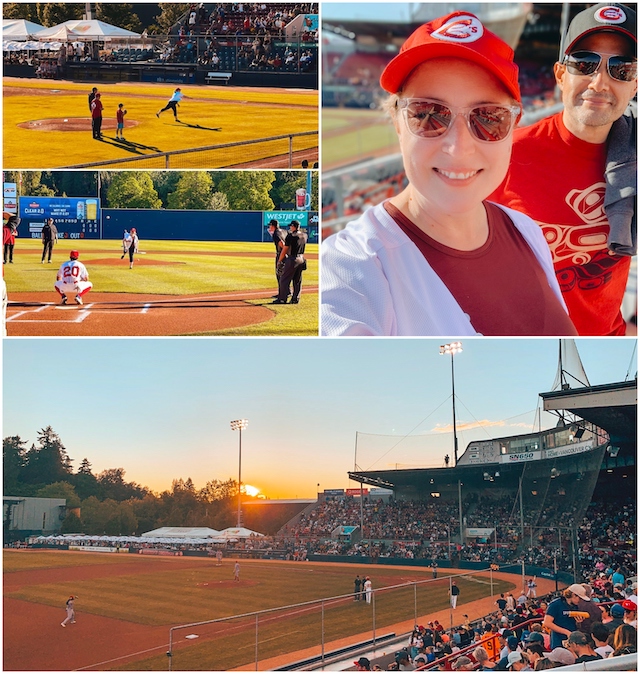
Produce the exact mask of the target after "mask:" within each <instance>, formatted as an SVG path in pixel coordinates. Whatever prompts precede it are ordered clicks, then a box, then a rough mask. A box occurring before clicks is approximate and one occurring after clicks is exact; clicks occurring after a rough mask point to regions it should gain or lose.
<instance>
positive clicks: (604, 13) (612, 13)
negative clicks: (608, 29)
mask: <svg viewBox="0 0 640 674" xmlns="http://www.w3.org/2000/svg"><path fill="white" fill-rule="evenodd" d="M593 18H594V19H595V20H596V21H598V22H599V23H624V22H625V21H626V20H627V15H626V14H625V13H624V11H623V10H622V9H621V8H620V7H613V6H608V7H600V9H599V10H598V11H597V12H596V13H595V14H594V15H593Z"/></svg>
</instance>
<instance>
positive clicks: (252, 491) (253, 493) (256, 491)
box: [244, 484, 260, 496]
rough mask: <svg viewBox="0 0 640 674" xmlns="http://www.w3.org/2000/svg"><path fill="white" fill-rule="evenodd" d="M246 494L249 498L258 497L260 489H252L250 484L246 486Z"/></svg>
mask: <svg viewBox="0 0 640 674" xmlns="http://www.w3.org/2000/svg"><path fill="white" fill-rule="evenodd" d="M244 493H245V494H246V495H247V496H257V495H258V494H259V493H260V490H259V489H258V487H252V486H251V485H250V484H245V485H244Z"/></svg>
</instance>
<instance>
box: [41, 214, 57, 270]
mask: <svg viewBox="0 0 640 674" xmlns="http://www.w3.org/2000/svg"><path fill="white" fill-rule="evenodd" d="M57 240H58V228H57V227H56V226H55V225H54V224H53V218H48V219H47V221H46V222H45V223H44V226H43V227H42V261H41V263H40V264H44V258H45V257H47V253H48V254H49V257H48V259H47V262H48V263H49V264H51V254H52V253H53V246H54V244H55V243H56V241H57Z"/></svg>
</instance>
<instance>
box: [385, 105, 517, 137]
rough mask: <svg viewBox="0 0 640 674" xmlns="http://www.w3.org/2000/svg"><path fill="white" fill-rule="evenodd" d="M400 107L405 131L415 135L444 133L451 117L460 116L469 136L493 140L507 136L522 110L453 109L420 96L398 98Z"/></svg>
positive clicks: (506, 107)
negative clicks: (464, 122)
mask: <svg viewBox="0 0 640 674" xmlns="http://www.w3.org/2000/svg"><path fill="white" fill-rule="evenodd" d="M398 107H399V108H400V109H401V110H402V113H403V116H404V120H405V123H406V125H407V128H408V129H409V132H410V133H411V134H412V135H414V136H417V137H418V138H440V137H442V136H444V135H445V134H446V133H447V131H448V130H449V128H450V127H451V124H453V120H454V118H455V117H457V116H458V115H462V116H463V117H464V118H465V120H466V122H467V127H468V128H469V131H470V133H471V135H472V136H473V138H475V139H476V140H481V141H483V142H487V143H496V142H499V141H501V140H504V139H505V138H507V136H508V135H509V133H510V132H511V129H513V127H514V124H515V122H516V119H517V118H518V116H519V115H520V113H521V112H522V108H520V106H518V105H477V106H474V107H469V108H455V107H453V106H448V105H444V103H437V102H436V101H430V100H428V99H424V98H401V99H400V100H399V101H398Z"/></svg>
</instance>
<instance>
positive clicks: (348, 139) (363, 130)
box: [322, 108, 400, 170]
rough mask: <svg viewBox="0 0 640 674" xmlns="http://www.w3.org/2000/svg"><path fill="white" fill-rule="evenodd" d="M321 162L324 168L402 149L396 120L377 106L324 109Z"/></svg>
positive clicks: (327, 168)
mask: <svg viewBox="0 0 640 674" xmlns="http://www.w3.org/2000/svg"><path fill="white" fill-rule="evenodd" d="M322 130H323V134H324V133H327V137H324V136H323V138H322V166H323V168H324V169H325V170H329V169H332V168H335V167H336V166H342V165H345V164H351V163H354V162H358V161H364V160H365V159H369V158H371V157H372V156H374V155H373V153H375V154H376V156H377V155H378V154H379V153H380V152H382V151H384V150H385V149H386V150H388V154H393V153H397V152H399V151H400V150H399V147H398V137H397V135H396V132H395V129H394V128H393V124H392V123H391V121H390V120H389V119H387V117H385V116H384V115H383V113H381V112H380V111H378V110H347V109H343V108H323V109H322Z"/></svg>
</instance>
